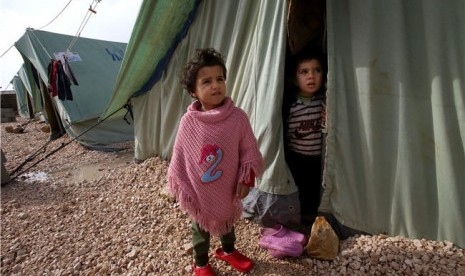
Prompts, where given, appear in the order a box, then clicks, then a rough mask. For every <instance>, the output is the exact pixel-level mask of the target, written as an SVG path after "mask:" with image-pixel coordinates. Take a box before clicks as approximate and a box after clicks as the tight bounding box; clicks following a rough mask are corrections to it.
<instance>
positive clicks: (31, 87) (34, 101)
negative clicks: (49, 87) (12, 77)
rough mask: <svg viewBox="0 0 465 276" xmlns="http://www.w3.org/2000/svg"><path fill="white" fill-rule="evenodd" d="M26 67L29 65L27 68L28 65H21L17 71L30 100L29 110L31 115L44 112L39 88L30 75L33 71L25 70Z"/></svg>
mask: <svg viewBox="0 0 465 276" xmlns="http://www.w3.org/2000/svg"><path fill="white" fill-rule="evenodd" d="M27 65H29V67H30V66H31V64H30V63H27V64H23V65H22V66H21V68H20V69H19V71H18V76H19V79H20V80H21V81H22V83H23V85H24V87H25V88H26V91H27V92H28V95H29V98H30V100H31V102H30V105H31V106H30V107H29V109H32V111H33V113H38V112H41V111H43V110H44V103H43V101H42V97H41V92H40V88H39V86H37V84H36V83H37V82H36V80H35V78H34V75H33V74H32V72H33V70H32V69H31V68H27Z"/></svg>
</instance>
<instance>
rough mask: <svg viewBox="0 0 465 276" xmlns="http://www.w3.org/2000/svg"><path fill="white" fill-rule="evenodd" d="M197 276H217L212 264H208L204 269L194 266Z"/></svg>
mask: <svg viewBox="0 0 465 276" xmlns="http://www.w3.org/2000/svg"><path fill="white" fill-rule="evenodd" d="M194 272H195V276H215V275H216V273H215V271H213V268H212V266H211V265H210V264H207V265H206V266H204V267H196V266H195V264H194Z"/></svg>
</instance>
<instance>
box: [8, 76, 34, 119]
mask: <svg viewBox="0 0 465 276" xmlns="http://www.w3.org/2000/svg"><path fill="white" fill-rule="evenodd" d="M12 83H13V87H14V90H15V93H16V103H17V105H18V114H19V116H21V117H24V118H29V116H30V114H29V105H28V103H27V97H28V95H27V90H26V87H25V86H24V84H23V82H22V81H21V79H20V78H19V77H18V76H15V77H14V78H13V80H12Z"/></svg>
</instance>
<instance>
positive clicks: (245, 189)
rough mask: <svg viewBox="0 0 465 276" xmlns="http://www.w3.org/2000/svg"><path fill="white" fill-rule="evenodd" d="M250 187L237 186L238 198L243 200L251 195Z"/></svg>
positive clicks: (240, 184)
mask: <svg viewBox="0 0 465 276" xmlns="http://www.w3.org/2000/svg"><path fill="white" fill-rule="evenodd" d="M249 190H250V187H249V186H246V185H244V184H242V183H239V184H237V188H236V196H237V197H239V198H240V199H243V198H244V197H246V196H247V195H248V194H249Z"/></svg>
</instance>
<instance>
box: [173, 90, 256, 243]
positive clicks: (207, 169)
mask: <svg viewBox="0 0 465 276" xmlns="http://www.w3.org/2000/svg"><path fill="white" fill-rule="evenodd" d="M198 106H199V102H197V101H196V102H194V103H193V104H191V105H190V106H189V107H188V109H187V113H186V114H184V116H183V117H182V119H181V122H180V125H179V129H178V133H177V136H176V141H175V144H174V148H173V155H172V158H171V162H170V166H169V168H168V188H169V190H170V191H171V193H172V194H173V195H175V196H176V198H177V200H178V202H179V204H180V207H181V209H183V210H185V211H186V212H187V213H188V214H189V215H190V216H191V218H192V219H193V220H195V221H196V222H197V223H198V224H199V225H200V227H201V228H203V229H204V230H206V231H208V232H210V233H211V234H212V235H223V234H226V233H228V232H229V231H231V230H232V228H233V226H234V223H235V222H236V221H237V220H239V219H240V217H241V213H242V202H241V200H240V198H239V197H237V196H236V193H235V192H236V187H237V184H238V183H244V182H247V180H249V175H250V173H251V171H253V173H254V174H255V176H257V177H258V176H260V175H261V173H262V169H263V159H262V155H261V153H260V151H259V149H258V145H257V140H256V139H255V136H254V134H253V132H252V128H251V126H250V123H249V119H248V117H247V114H246V113H245V112H244V111H243V110H241V109H240V108H238V107H236V106H235V105H234V102H233V101H232V100H231V98H229V97H226V98H225V101H224V104H223V105H222V106H221V107H219V108H215V109H213V110H209V111H205V112H202V111H199V109H198Z"/></svg>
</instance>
